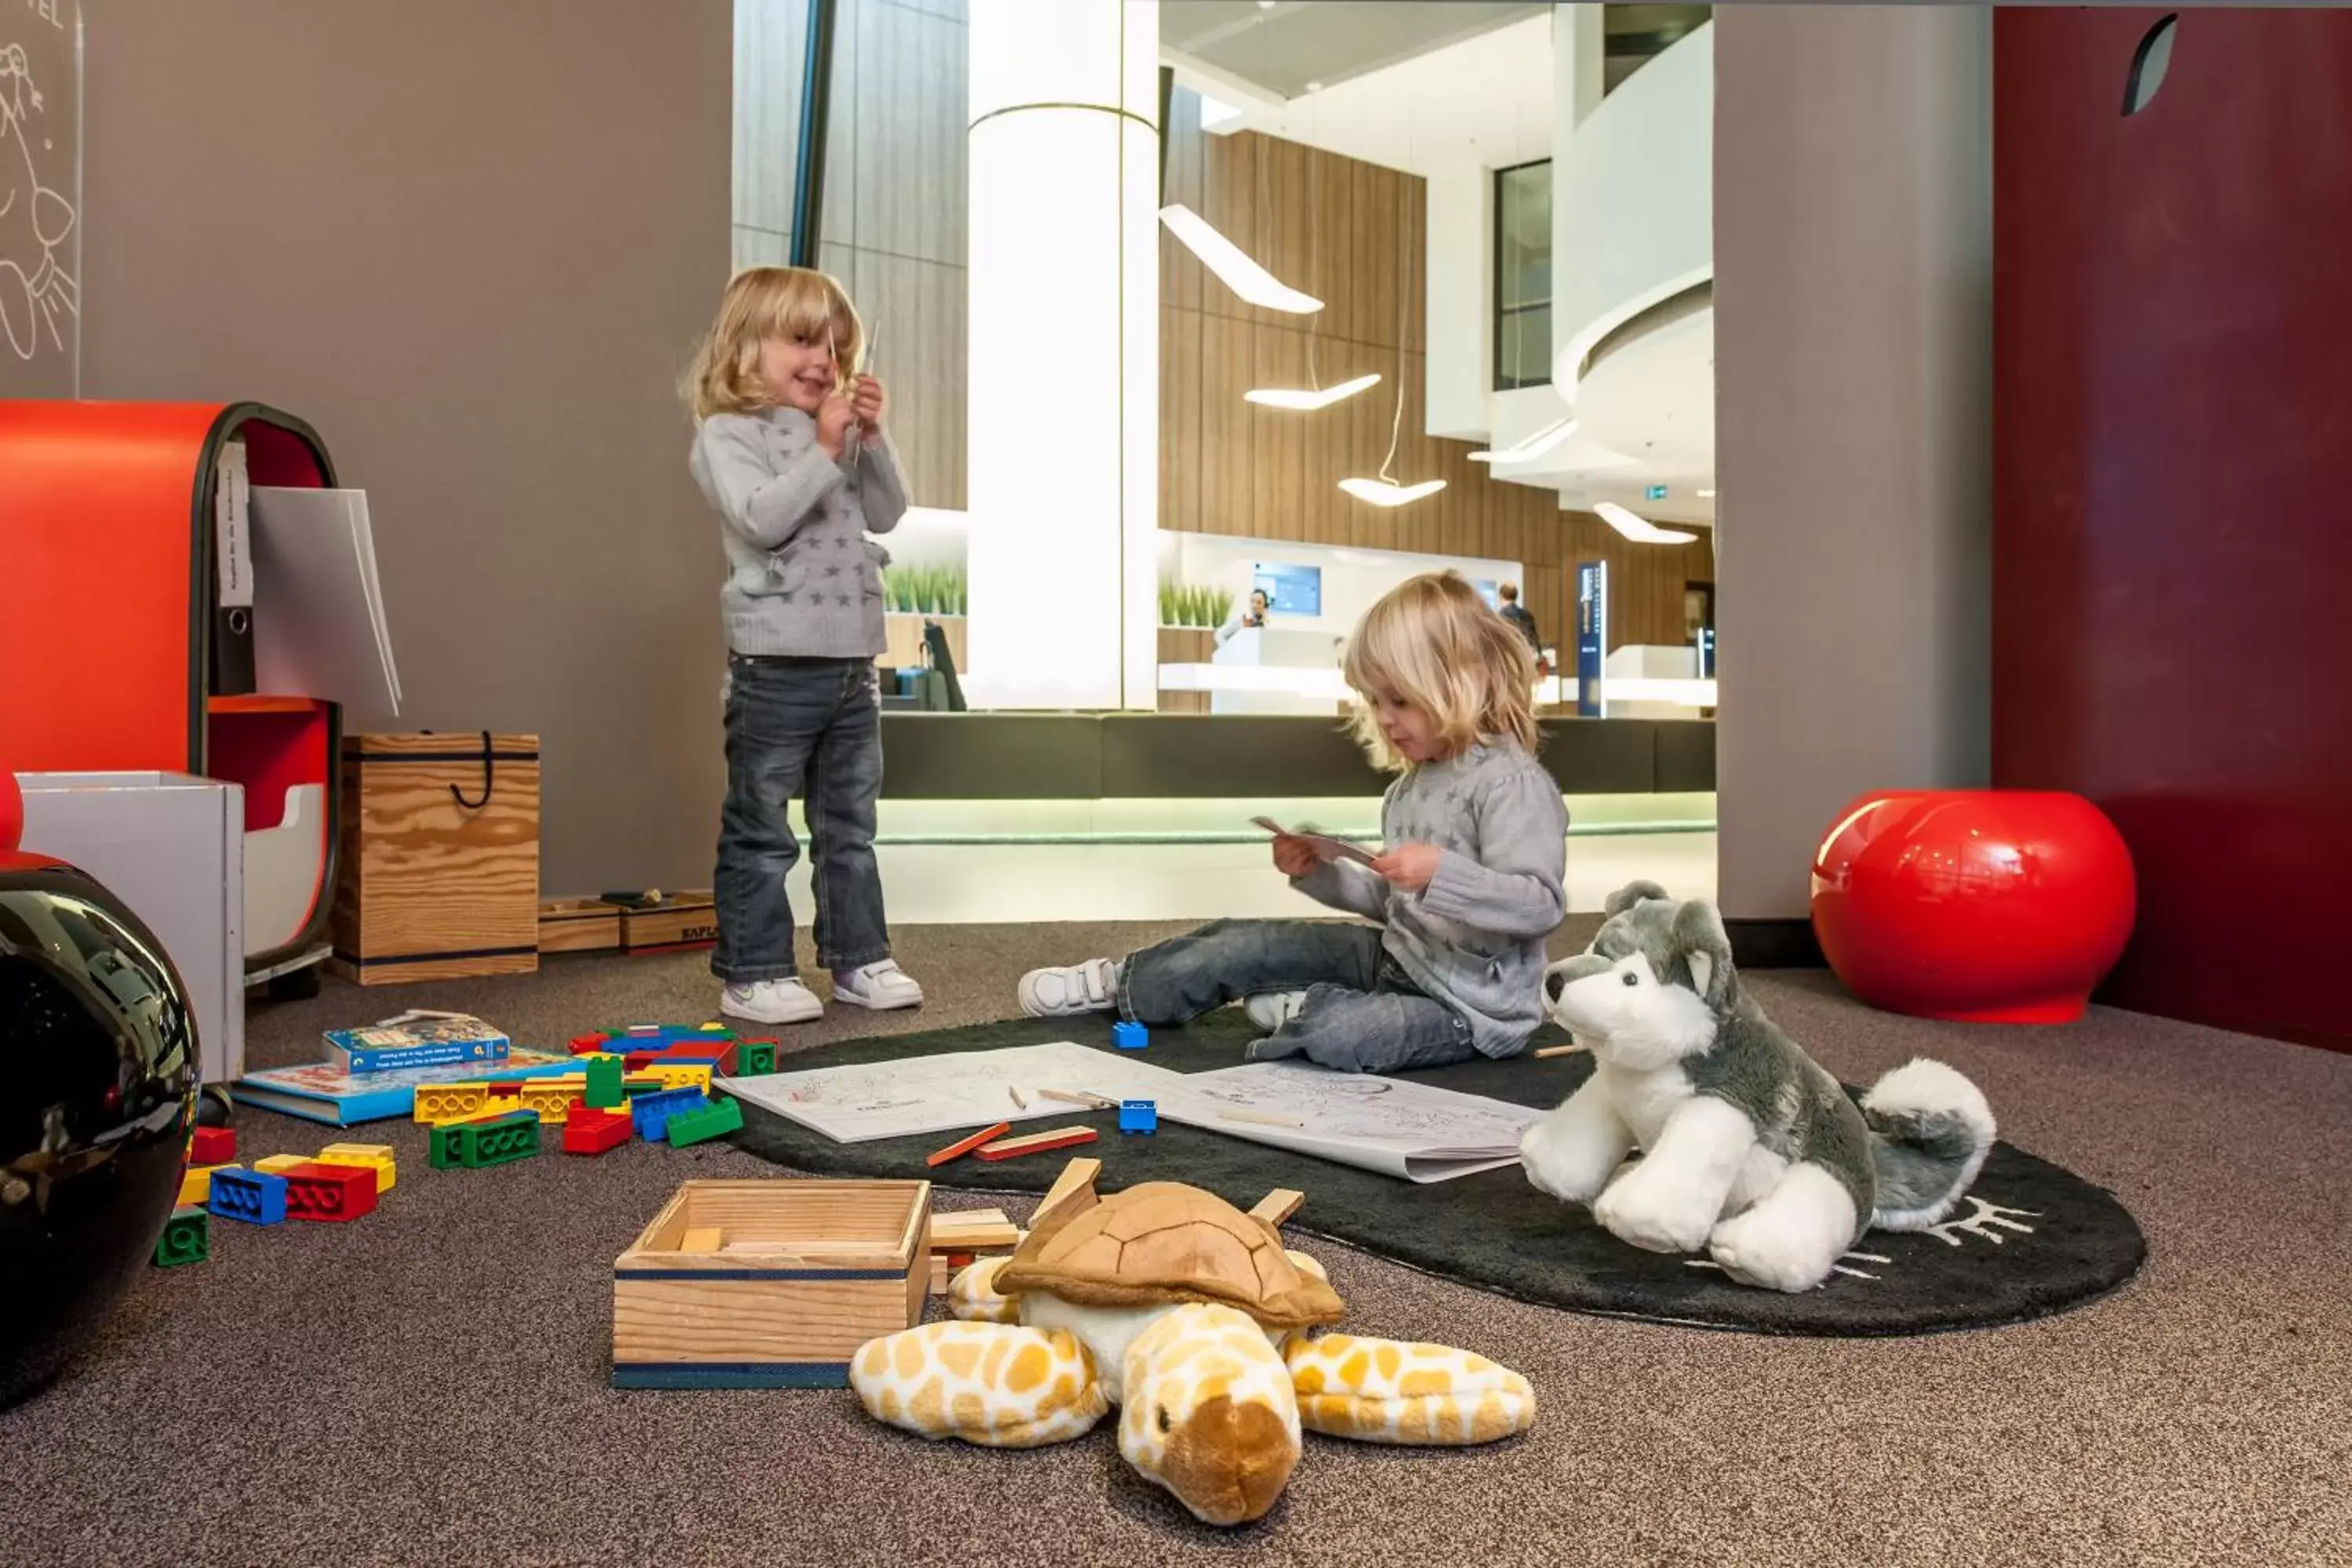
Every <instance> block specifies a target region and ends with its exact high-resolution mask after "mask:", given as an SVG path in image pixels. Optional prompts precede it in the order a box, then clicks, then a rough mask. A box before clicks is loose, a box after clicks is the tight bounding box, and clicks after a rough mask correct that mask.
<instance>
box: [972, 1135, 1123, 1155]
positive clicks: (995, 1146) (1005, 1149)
mask: <svg viewBox="0 0 2352 1568" xmlns="http://www.w3.org/2000/svg"><path fill="white" fill-rule="evenodd" d="M1096 1136H1097V1134H1096V1132H1095V1130H1094V1129H1093V1128H1091V1127H1055V1128H1050V1129H1048V1130H1047V1131H1044V1132H1030V1133H1024V1135H1022V1136H1021V1137H1018V1138H1000V1139H998V1140H997V1141H996V1142H993V1143H983V1144H982V1145H981V1146H980V1147H979V1148H977V1149H975V1150H973V1151H972V1152H973V1153H975V1154H977V1155H979V1156H980V1157H981V1158H982V1159H983V1160H1017V1159H1019V1158H1020V1157H1021V1156H1022V1155H1024V1154H1043V1153H1045V1152H1047V1151H1048V1150H1053V1149H1067V1148H1069V1147H1071V1146H1072V1145H1074V1144H1078V1143H1091V1142H1094V1141H1095V1138H1096Z"/></svg>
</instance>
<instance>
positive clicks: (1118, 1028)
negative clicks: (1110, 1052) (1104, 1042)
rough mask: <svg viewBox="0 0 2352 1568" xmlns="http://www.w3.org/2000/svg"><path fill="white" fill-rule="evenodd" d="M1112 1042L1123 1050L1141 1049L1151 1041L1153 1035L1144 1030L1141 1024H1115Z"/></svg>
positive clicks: (1111, 1031)
mask: <svg viewBox="0 0 2352 1568" xmlns="http://www.w3.org/2000/svg"><path fill="white" fill-rule="evenodd" d="M1110 1043H1111V1044H1112V1045H1114V1046H1117V1047H1118V1048H1119V1049H1120V1050H1122V1051H1139V1050H1141V1049H1142V1048H1143V1047H1146V1046H1148V1045H1150V1043H1151V1037H1150V1036H1149V1035H1147V1034H1145V1033H1144V1032H1143V1026H1142V1025H1140V1024H1127V1023H1119V1024H1113V1025H1112V1026H1110Z"/></svg>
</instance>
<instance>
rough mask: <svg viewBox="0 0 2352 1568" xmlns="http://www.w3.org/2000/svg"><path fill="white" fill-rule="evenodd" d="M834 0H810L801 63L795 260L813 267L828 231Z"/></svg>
mask: <svg viewBox="0 0 2352 1568" xmlns="http://www.w3.org/2000/svg"><path fill="white" fill-rule="evenodd" d="M835 9H836V0H809V11H808V47H807V49H806V50H805V51H804V56H805V58H804V59H803V63H802V67H801V146H800V161H799V164H798V166H797V167H796V168H795V169H794V170H793V248H792V258H793V266H795V267H814V266H815V265H816V263H817V254H818V251H817V247H818V245H819V243H820V242H821V241H822V240H823V238H824V236H823V235H822V234H821V233H820V232H819V230H820V229H821V228H822V227H823V219H824V142H825V131H826V128H827V126H828V125H829V124H830V123H831V121H832V117H833V101H832V96H833V94H832V88H833V24H834V20H835Z"/></svg>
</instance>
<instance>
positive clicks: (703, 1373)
mask: <svg viewBox="0 0 2352 1568" xmlns="http://www.w3.org/2000/svg"><path fill="white" fill-rule="evenodd" d="M930 1210H931V1185H930V1184H929V1182H891V1181H802V1180H797V1179H790V1178H774V1179H769V1180H755V1181H716V1182H702V1181H698V1182H688V1183H686V1184H684V1185H683V1186H681V1187H680V1188H679V1189H678V1191H677V1195H675V1196H674V1197H672V1198H671V1199H670V1201H669V1203H668V1204H667V1205H665V1206H664V1207H663V1209H662V1211H661V1213H660V1214H658V1215H656V1216H655V1217H654V1219H653V1222H652V1223H651V1224H650V1225H648V1226H646V1228H645V1230H644V1231H643V1232H642V1233H641V1234H640V1235H639V1236H638V1237H637V1239H636V1240H635V1242H634V1243H632V1244H631V1245H630V1247H629V1248H628V1250H627V1251H625V1252H624V1253H622V1254H621V1256H620V1257H619V1258H615V1259H614V1262H613V1384H614V1386H615V1387H617V1388H842V1387H846V1386H847V1385H848V1383H849V1363H850V1361H851V1359H852V1358H853V1357H855V1356H856V1353H857V1352H858V1349H859V1348H860V1347H861V1346H863V1345H864V1344H865V1343H866V1341H868V1340H871V1339H874V1338H876V1337H877V1336H879V1335H882V1334H887V1333H895V1332H897V1331H898V1330H900V1329H906V1328H911V1327H913V1326H914V1325H915V1324H916V1323H919V1322H920V1321H922V1315H923V1298H924V1295H925V1292H926V1289H927V1288H928V1287H929V1283H930V1277H931V1276H930V1262H929V1254H928V1253H926V1252H925V1250H924V1247H923V1237H924V1235H925V1232H926V1230H927V1228H928V1226H929V1223H930ZM711 1230H717V1231H719V1232H720V1233H722V1236H723V1238H724V1239H725V1241H726V1244H727V1245H726V1247H725V1249H724V1251H723V1253H721V1254H720V1255H719V1256H716V1257H713V1256H710V1255H709V1254H697V1253H694V1252H691V1251H689V1250H688V1249H687V1247H686V1246H685V1243H686V1241H687V1238H688V1236H689V1235H691V1234H693V1233H697V1232H707V1231H711ZM698 1239H699V1237H698Z"/></svg>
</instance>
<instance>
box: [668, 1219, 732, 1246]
mask: <svg viewBox="0 0 2352 1568" xmlns="http://www.w3.org/2000/svg"><path fill="white" fill-rule="evenodd" d="M726 1237H727V1233H726V1231H724V1230H722V1229H720V1228H719V1226H715V1225H705V1226H696V1227H695V1228H694V1229H692V1230H689V1231H688V1232H687V1233H686V1235H684V1236H683V1237H679V1238H678V1244H677V1249H678V1250H679V1251H680V1252H716V1251H718V1250H719V1248H720V1247H723V1246H725V1245H726Z"/></svg>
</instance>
